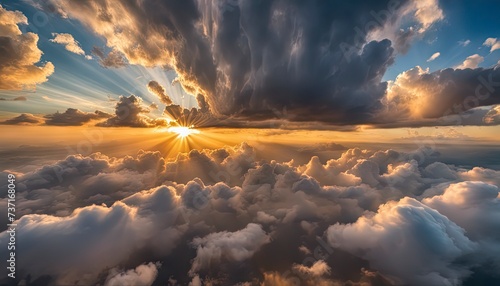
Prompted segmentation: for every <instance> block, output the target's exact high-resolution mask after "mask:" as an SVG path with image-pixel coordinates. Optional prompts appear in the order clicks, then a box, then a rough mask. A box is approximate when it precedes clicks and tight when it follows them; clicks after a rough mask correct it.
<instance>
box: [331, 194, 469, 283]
mask: <svg viewBox="0 0 500 286" xmlns="http://www.w3.org/2000/svg"><path fill="white" fill-rule="evenodd" d="M327 234H328V240H329V242H330V244H331V245H332V246H334V247H338V248H341V249H343V250H346V251H348V252H350V253H353V254H355V255H358V256H360V257H363V258H365V259H367V260H368V261H369V262H370V266H371V267H373V268H374V269H377V270H379V271H381V272H382V273H384V274H386V275H388V277H390V279H391V280H392V281H393V282H394V283H396V284H411V285H422V284H426V285H456V284H458V283H459V281H460V280H461V279H463V278H464V277H465V276H467V275H468V274H469V272H468V271H467V270H466V269H463V267H460V266H458V265H457V266H454V265H453V262H454V261H456V260H457V259H459V258H462V257H465V256H466V255H467V254H470V253H472V252H473V251H474V250H475V248H476V245H475V244H474V243H473V242H472V241H470V240H469V238H467V236H465V233H464V230H463V229H462V228H460V227H459V226H457V225H456V224H455V223H454V222H452V221H450V220H449V219H448V218H447V217H445V216H444V215H442V214H440V213H439V212H437V211H436V210H434V209H432V208H430V207H428V206H425V205H423V204H422V203H420V202H418V201H417V200H415V199H411V198H404V199H402V200H400V201H399V202H389V203H387V204H385V205H381V206H380V208H379V210H378V211H377V213H371V214H370V213H368V214H365V215H364V216H362V217H360V218H359V219H358V220H357V221H356V222H355V223H353V224H347V225H342V224H336V225H333V226H331V227H330V228H329V229H328V231H327Z"/></svg>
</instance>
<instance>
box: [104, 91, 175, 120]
mask: <svg viewBox="0 0 500 286" xmlns="http://www.w3.org/2000/svg"><path fill="white" fill-rule="evenodd" d="M148 113H149V109H148V107H146V106H144V105H143V101H142V98H140V97H138V96H135V95H130V96H128V97H127V96H120V98H119V99H118V102H117V103H116V105H115V115H114V116H113V117H111V118H109V119H108V120H106V121H103V122H100V123H98V124H97V126H102V127H114V126H116V127H120V126H128V127H154V126H165V125H167V123H166V122H165V121H164V120H162V119H156V120H155V119H152V118H150V117H148V116H147V115H146V114H148Z"/></svg>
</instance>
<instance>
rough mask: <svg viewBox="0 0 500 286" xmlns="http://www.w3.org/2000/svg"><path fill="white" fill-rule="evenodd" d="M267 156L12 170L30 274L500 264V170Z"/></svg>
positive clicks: (410, 270)
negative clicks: (301, 162) (295, 161)
mask: <svg viewBox="0 0 500 286" xmlns="http://www.w3.org/2000/svg"><path fill="white" fill-rule="evenodd" d="M257 152H259V151H258V150H257V149H254V148H252V147H251V146H249V145H247V144H242V145H240V146H234V147H225V148H221V149H215V150H193V151H191V152H189V153H187V154H179V156H177V157H176V158H171V159H165V158H163V156H162V155H161V154H160V153H159V152H149V151H140V152H139V153H138V154H137V155H136V156H133V157H132V156H124V157H118V158H114V157H108V156H106V155H103V154H100V153H96V154H92V155H89V156H82V155H71V156H68V157H67V158H65V159H63V160H60V161H57V162H53V163H52V162H51V163H50V164H46V165H41V166H40V167H39V168H38V169H36V170H33V171H30V172H26V173H23V172H16V177H17V178H16V190H17V193H16V206H17V213H16V214H17V216H18V218H19V220H18V221H17V229H16V230H17V231H18V232H19V233H23V234H24V235H23V236H19V238H18V240H17V243H18V244H19V245H24V247H20V248H19V249H18V250H17V257H19V260H22V261H25V262H26V263H22V264H20V265H18V269H17V272H18V275H19V277H20V279H28V278H27V277H28V275H30V277H31V281H32V282H33V281H35V280H37V279H42V278H43V277H45V278H43V279H47V281H49V282H48V283H49V284H57V285H60V284H84V285H90V284H100V285H106V283H108V284H111V285H112V284H113V283H115V284H120V285H121V284H124V283H125V284H126V283H130V284H137V283H140V281H142V282H144V284H148V283H151V282H152V283H153V284H155V283H163V282H165V281H166V280H167V279H169V278H170V279H171V280H172V281H173V280H176V281H177V282H175V283H177V284H181V285H188V284H189V283H193V284H196V283H205V284H206V283H218V284H221V285H238V284H239V285H245V284H242V283H249V281H254V282H255V283H257V284H260V283H264V285H276V283H278V282H282V283H285V285H286V283H288V284H290V283H299V284H300V285H345V284H349V283H353V285H357V284H356V283H358V284H359V285H370V284H377V285H379V284H380V285H391V283H392V284H395V283H397V282H398V281H399V283H404V282H408V283H410V282H413V283H419V282H421V283H427V282H428V283H431V284H436V283H434V282H436V281H437V282H438V284H440V285H441V284H444V285H446V284H450V285H453V283H454V284H461V283H463V282H464V281H466V279H467V277H470V275H472V274H474V275H477V273H478V272H477V268H476V267H478V266H481V267H483V266H484V268H489V269H497V268H494V267H496V266H495V265H496V264H495V263H496V261H498V259H497V258H496V257H498V255H497V253H498V247H497V245H498V241H499V239H500V237H499V234H498V232H497V231H496V229H498V227H497V224H498V221H499V220H498V219H497V217H498V214H499V206H498V184H500V181H499V179H498V178H500V176H499V174H498V173H499V172H498V171H495V170H492V169H486V168H479V167H476V168H472V169H464V168H462V167H457V166H453V165H446V164H444V163H442V162H439V161H438V160H439V157H436V155H433V153H432V152H430V151H429V150H416V151H413V152H398V151H395V150H363V149H357V148H355V149H349V150H345V151H344V152H343V153H342V154H340V155H339V156H338V157H336V156H335V157H333V158H331V159H329V160H326V162H325V163H321V162H314V161H315V160H317V159H315V158H312V159H311V160H310V162H309V163H307V164H305V165H295V164H293V162H288V163H279V162H277V161H276V160H272V159H271V158H272V157H270V158H269V159H263V158H261V155H262V154H260V153H257ZM266 158H267V157H266ZM311 164H316V165H315V167H314V168H317V170H322V172H323V173H322V172H319V171H318V172H316V173H315V172H311ZM14 169H15V168H14ZM13 171H14V170H13ZM9 172H12V171H9ZM329 173H331V174H332V175H331V176H330V177H328V174H329ZM340 173H344V174H346V175H349V176H348V177H349V179H350V180H345V178H342V177H340V176H339V175H338V174H340ZM6 176H7V171H4V172H0V177H1V178H6ZM470 181H482V183H480V182H470ZM3 182H7V180H6V179H5V180H3ZM5 187H6V186H5V185H4V186H2V185H1V184H0V188H5ZM6 204H7V198H6V196H5V194H4V195H3V196H2V197H0V206H1V208H0V210H2V209H3V210H6ZM0 215H1V214H0ZM2 217H7V215H6V214H5V215H4V216H3V215H2ZM479 221H481V223H479ZM7 239H8V233H6V232H5V231H3V232H2V233H0V243H4V242H5V241H6V240H7ZM327 241H328V242H327ZM328 243H330V245H329V244H328ZM75 245H77V246H78V247H75ZM28 246H30V247H28ZM334 247H335V248H337V249H334ZM6 251H7V249H3V250H2V249H0V255H4V254H6V253H4V252H6ZM2 253H3V254H2ZM332 253H334V254H332ZM28 258H29V259H28ZM151 261H161V262H162V266H161V267H160V266H159V265H157V264H153V263H150V262H151ZM492 261H493V264H491V263H492ZM138 265H139V266H138ZM123 269H128V270H123ZM485 275H486V276H485V277H486V278H485V279H495V275H496V274H495V272H494V271H492V273H486V274H485ZM154 277H156V278H154ZM146 282H147V283H146ZM0 283H4V282H3V280H0ZM273 283H274V284H273ZM363 283H364V284H363Z"/></svg>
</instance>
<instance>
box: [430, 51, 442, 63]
mask: <svg viewBox="0 0 500 286" xmlns="http://www.w3.org/2000/svg"><path fill="white" fill-rule="evenodd" d="M440 55H441V53H440V52H436V53H434V54H432V56H431V57H430V58H429V59H427V62H432V61H433V60H435V59H437V58H439V56H440Z"/></svg>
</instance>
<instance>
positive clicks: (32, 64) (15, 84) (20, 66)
mask: <svg viewBox="0 0 500 286" xmlns="http://www.w3.org/2000/svg"><path fill="white" fill-rule="evenodd" d="M18 24H22V25H27V24H28V19H27V18H26V16H24V15H23V13H21V12H20V11H8V10H6V9H5V8H3V7H2V6H1V5H0V50H1V51H2V52H1V53H0V89H8V90H19V89H23V88H30V89H33V88H35V86H36V85H37V84H39V83H43V82H46V81H47V77H48V76H50V75H51V74H52V73H53V72H54V65H53V64H52V63H51V62H46V63H44V64H42V63H39V62H40V59H41V57H42V51H41V50H40V49H38V46H37V43H38V35H37V34H34V33H31V32H28V33H23V32H22V31H21V30H20V29H19V27H18Z"/></svg>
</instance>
